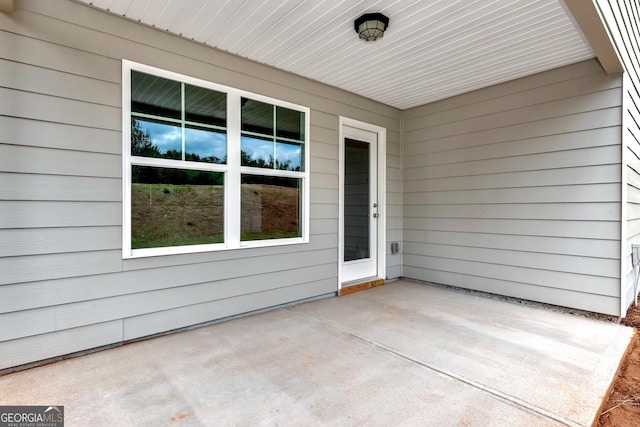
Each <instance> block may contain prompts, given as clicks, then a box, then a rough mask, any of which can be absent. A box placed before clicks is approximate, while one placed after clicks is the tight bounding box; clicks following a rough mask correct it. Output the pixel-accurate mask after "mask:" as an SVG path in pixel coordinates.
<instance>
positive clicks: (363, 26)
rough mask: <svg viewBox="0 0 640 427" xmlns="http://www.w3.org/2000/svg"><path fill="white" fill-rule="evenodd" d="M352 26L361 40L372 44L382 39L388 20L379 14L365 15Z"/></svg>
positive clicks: (387, 26)
mask: <svg viewBox="0 0 640 427" xmlns="http://www.w3.org/2000/svg"><path fill="white" fill-rule="evenodd" d="M353 24H354V28H355V30H356V33H358V35H359V36H360V38H361V39H363V40H366V41H368V42H372V41H376V40H378V39H379V38H382V36H383V35H384V32H385V31H386V30H387V28H389V18H387V17H386V16H384V15H383V14H381V13H365V14H364V15H362V16H361V17H359V18H358V19H356V20H355V21H354V22H353Z"/></svg>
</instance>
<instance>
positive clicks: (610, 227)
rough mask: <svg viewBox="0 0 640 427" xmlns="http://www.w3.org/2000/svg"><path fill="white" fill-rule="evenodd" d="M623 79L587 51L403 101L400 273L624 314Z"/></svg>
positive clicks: (521, 296) (548, 301)
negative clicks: (511, 75)
mask: <svg viewBox="0 0 640 427" xmlns="http://www.w3.org/2000/svg"><path fill="white" fill-rule="evenodd" d="M621 82H622V78H621V77H620V76H607V75H606V74H605V73H604V72H603V71H602V69H601V68H600V67H599V65H598V64H597V63H596V62H595V61H587V62H582V63H578V64H574V65H570V66H566V67H563V68H559V69H556V70H552V71H548V72H545V73H541V74H537V75H534V76H530V77H526V78H523V79H519V80H516V81H512V82H508V83H505V84H501V85H498V86H494V87H489V88H485V89H481V90H478V91H475V92H471V93H468V94H464V95H460V96H457V97H454V98H450V99H447V100H443V101H440V102H436V103H433V104H429V105H426V106H423V107H418V108H415V109H412V110H409V111H405V113H404V124H403V126H404V130H405V134H404V146H403V151H404V158H403V159H404V254H403V257H404V269H403V274H404V276H406V277H409V278H414V279H419V280H424V281H429V282H436V283H444V284H449V285H455V286H460V287H463V288H469V289H475V290H481V291H487V292H493V293H497V294H501V295H508V296H514V297H519V298H524V299H530V300H536V301H542V302H546V303H551V304H558V305H562V306H569V307H574V308H580V309H585V310H590V311H596V312H602V313H609V314H614V315H617V314H619V313H620V232H621V220H620V218H621V174H622V172H621V166H620V162H621V145H620V126H621V108H620V105H621V93H622V92H621Z"/></svg>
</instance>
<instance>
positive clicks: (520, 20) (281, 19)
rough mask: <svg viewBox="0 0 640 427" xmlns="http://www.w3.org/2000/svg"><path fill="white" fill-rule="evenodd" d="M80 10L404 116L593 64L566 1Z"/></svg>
mask: <svg viewBox="0 0 640 427" xmlns="http://www.w3.org/2000/svg"><path fill="white" fill-rule="evenodd" d="M77 1H80V2H82V3H86V4H89V5H92V6H94V7H96V8H99V9H103V10H106V11H109V12H111V13H114V14H117V15H121V16H124V17H126V18H129V19H132V20H135V21H139V22H141V23H143V24H147V25H150V26H154V27H156V28H158V29H161V30H166V31H169V32H172V33H175V34H178V35H180V36H182V37H185V38H188V39H191V40H195V41H197V42H201V43H204V44H207V45H209V46H212V47H215V48H218V49H222V50H225V51H228V52H230V53H233V54H236V55H239V56H242V57H246V58H249V59H251V60H254V61H257V62H261V63H264V64H268V65H271V66H273V67H276V68H279V69H282V70H286V71H290V72H292V73H295V74H298V75H301V76H304V77H308V78H310V79H314V80H317V81H320V82H323V83H326V84H329V85H332V86H336V87H339V88H342V89H345V90H348V91H350V92H354V93H357V94H359V95H362V96H365V97H367V98H371V99H374V100H376V101H380V102H382V103H385V104H388V105H391V106H394V107H397V108H400V109H407V108H411V107H415V106H418V105H422V104H427V103H429V102H433V101H436V100H439V99H443V98H447V97H450V96H453V95H457V94H460V93H464V92H468V91H471V90H474V89H479V88H482V87H486V86H490V85H494V84H497V83H502V82H505V81H509V80H513V79H516V78H519V77H524V76H527V75H530V74H534V73H538V72H541V71H545V70H548V69H552V68H556V67H559V66H562V65H567V64H571V63H574V62H578V61H582V60H585V59H589V58H593V57H594V54H593V52H592V50H591V48H590V47H589V45H588V44H587V43H586V41H585V40H584V38H583V36H582V34H581V32H580V30H579V29H578V28H577V27H576V25H575V24H574V22H573V19H572V17H571V16H570V14H569V12H568V11H567V10H566V8H565V6H564V4H563V3H562V0H395V1H393V0H386V1H385V0H378V1H376V0H369V1H362V0H341V1H338V0H189V1H184V0H77ZM367 12H381V13H384V14H385V15H387V16H388V17H389V18H390V24H389V30H388V31H387V32H386V33H385V35H384V38H382V39H381V40H378V41H376V42H372V43H366V42H364V41H362V40H360V39H359V38H358V37H357V34H356V33H355V31H354V29H353V21H354V20H355V18H357V17H358V16H360V15H361V14H362V13H367Z"/></svg>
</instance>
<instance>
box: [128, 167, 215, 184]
mask: <svg viewBox="0 0 640 427" xmlns="http://www.w3.org/2000/svg"><path fill="white" fill-rule="evenodd" d="M131 173H132V176H131V180H132V182H135V183H139V184H157V183H163V182H172V183H174V184H176V185H178V184H179V185H223V183H224V178H223V175H222V174H221V173H212V172H208V171H198V170H191V169H169V168H158V167H149V166H134V167H133V168H132V171H131Z"/></svg>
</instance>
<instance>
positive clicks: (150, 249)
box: [122, 60, 310, 258]
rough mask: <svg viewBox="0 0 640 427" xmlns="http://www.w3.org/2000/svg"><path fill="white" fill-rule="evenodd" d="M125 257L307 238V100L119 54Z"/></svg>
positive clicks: (257, 245)
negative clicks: (288, 98) (263, 92)
mask: <svg viewBox="0 0 640 427" xmlns="http://www.w3.org/2000/svg"><path fill="white" fill-rule="evenodd" d="M122 86H123V91H122V92H123V95H122V99H123V108H122V110H123V244H122V247H123V258H136V257H146V256H158V255H171V254H183V253H194V252H205V251H215V250H224V249H239V248H245V247H259V246H271V245H283V244H298V243H307V242H308V241H309V113H310V111H309V108H307V107H303V106H300V105H296V104H292V103H289V102H285V101H281V100H277V99H273V98H269V97H266V96H262V95H258V94H254V93H250V92H247V91H243V90H240V89H236V88H232V87H228V86H224V85H220V84H217V83H213V82H209V81H206V80H203V79H198V78H194V77H190V76H185V75H182V74H178V73H174V72H171V71H167V70H163V69H159V68H156V67H151V66H148V65H144V64H139V63H135V62H132V61H128V60H123V61H122Z"/></svg>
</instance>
